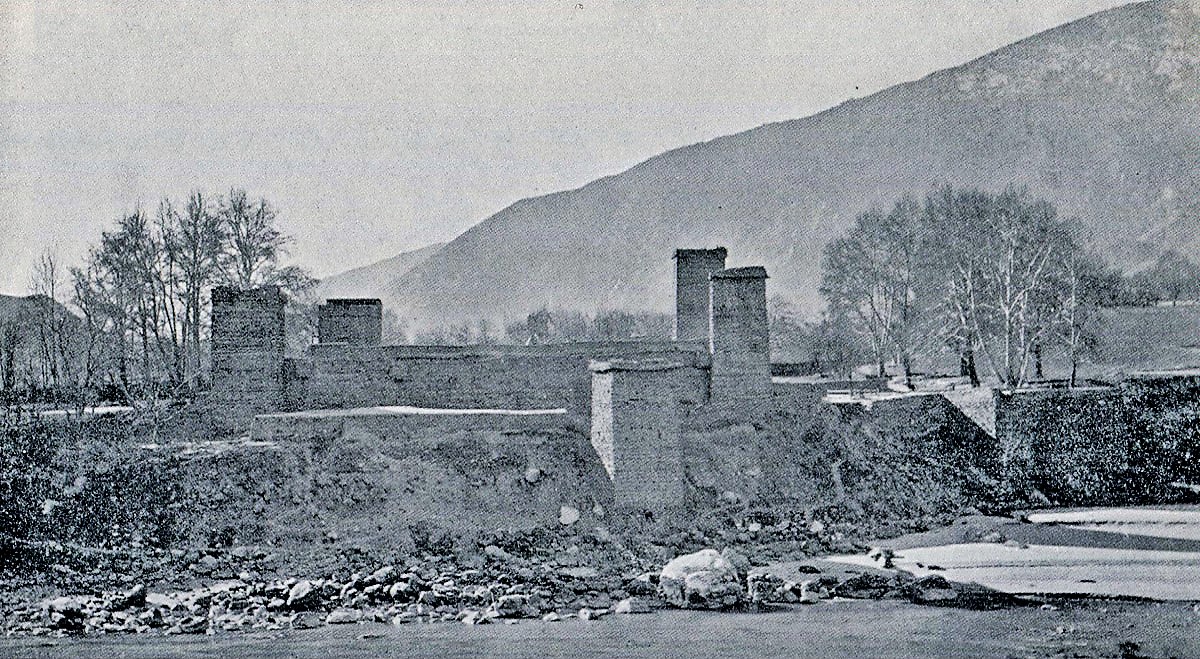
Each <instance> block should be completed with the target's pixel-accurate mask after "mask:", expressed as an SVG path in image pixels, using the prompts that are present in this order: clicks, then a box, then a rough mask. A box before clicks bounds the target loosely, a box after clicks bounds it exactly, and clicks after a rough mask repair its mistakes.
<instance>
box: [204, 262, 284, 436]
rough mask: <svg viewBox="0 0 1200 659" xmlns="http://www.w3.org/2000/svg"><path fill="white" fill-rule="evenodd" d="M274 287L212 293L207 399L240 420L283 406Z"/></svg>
mask: <svg viewBox="0 0 1200 659" xmlns="http://www.w3.org/2000/svg"><path fill="white" fill-rule="evenodd" d="M286 302H287V298H286V297H285V296H284V295H283V293H282V292H281V291H280V290H279V287H278V286H266V287H263V288H254V289H250V290H240V289H237V288H232V287H227V286H221V287H218V288H214V289H213V292H212V391H211V393H210V396H211V400H212V402H213V404H214V406H215V407H216V408H217V411H218V412H219V413H220V414H222V415H224V416H225V417H226V418H227V419H229V420H231V421H235V422H242V421H246V420H248V419H249V417H252V416H253V415H255V414H260V413H263V412H274V411H278V410H279V409H280V407H281V406H282V404H283V387H284V370H283V369H284V362H283V354H284V346H285V344H286V335H285V333H284V320H283V318H284V317H283V308H284V305H285V304H286Z"/></svg>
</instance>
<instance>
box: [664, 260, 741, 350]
mask: <svg viewBox="0 0 1200 659" xmlns="http://www.w3.org/2000/svg"><path fill="white" fill-rule="evenodd" d="M727 256H728V252H727V250H726V249H725V248H724V247H716V248H713V249H677V250H675V257H674V258H675V340H676V341H704V342H705V343H707V342H708V325H709V322H708V316H709V311H710V309H711V307H710V306H709V295H708V278H709V276H710V275H711V274H712V273H714V272H718V271H720V270H724V269H725V258H726V257H727Z"/></svg>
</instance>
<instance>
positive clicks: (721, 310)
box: [709, 266, 771, 409]
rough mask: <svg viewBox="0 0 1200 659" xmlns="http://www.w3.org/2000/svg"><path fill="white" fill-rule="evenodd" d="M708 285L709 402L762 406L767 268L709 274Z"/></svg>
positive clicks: (766, 375)
mask: <svg viewBox="0 0 1200 659" xmlns="http://www.w3.org/2000/svg"><path fill="white" fill-rule="evenodd" d="M710 283H711V296H712V302H711V304H712V319H711V329H710V339H709V351H710V352H711V353H712V390H711V391H712V400H713V401H714V402H716V403H718V404H725V403H730V404H735V405H745V406H754V405H758V404H760V403H763V402H765V401H766V400H767V399H768V398H769V397H770V394H771V335H770V326H769V325H768V322H767V270H766V268H763V267H762V266H752V267H748V268H732V269H729V270H722V271H720V272H714V273H713V274H712V276H711V278H710ZM748 409H749V408H748Z"/></svg>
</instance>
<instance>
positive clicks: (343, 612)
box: [325, 609, 362, 625]
mask: <svg viewBox="0 0 1200 659" xmlns="http://www.w3.org/2000/svg"><path fill="white" fill-rule="evenodd" d="M360 620H362V611H359V610H358V609H334V610H333V611H330V612H329V615H328V616H326V617H325V624H327V625H348V624H351V623H355V622H358V621H360Z"/></svg>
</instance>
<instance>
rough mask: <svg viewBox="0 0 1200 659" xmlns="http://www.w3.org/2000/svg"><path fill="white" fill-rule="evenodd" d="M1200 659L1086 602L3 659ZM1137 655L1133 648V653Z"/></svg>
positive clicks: (802, 611) (677, 614) (845, 609)
mask: <svg viewBox="0 0 1200 659" xmlns="http://www.w3.org/2000/svg"><path fill="white" fill-rule="evenodd" d="M1122 642H1126V643H1136V644H1137V648H1138V649H1137V651H1136V653H1134V654H1130V655H1127V656H1144V657H1168V656H1175V657H1197V656H1200V616H1198V615H1197V614H1196V613H1195V612H1193V611H1192V607H1191V604H1187V603H1162V604H1158V603H1135V602H1102V601H1080V602H1071V603H1065V604H1062V608H1061V609H1059V610H1042V609H1039V608H1036V607H1026V608H1020V609H1007V610H1000V611H967V610H961V609H951V608H937V607H928V606H917V605H913V604H907V603H901V602H897V601H855V602H851V601H846V602H827V603H822V604H819V605H815V606H811V607H797V608H794V609H783V610H779V611H773V612H770V613H761V614H720V613H700V612H688V611H672V612H661V613H657V614H652V615H641V616H619V617H609V618H605V619H602V620H600V621H594V622H586V623H585V622H579V621H568V622H562V623H557V624H549V623H541V622H522V623H521V624H518V625H511V626H509V625H491V626H477V627H465V626H462V625H457V624H452V623H445V624H437V625H420V624H412V625H407V626H403V627H391V626H386V625H377V624H370V625H347V626H334V627H326V628H322V629H318V630H312V631H288V632H283V633H275V634H267V633H261V634H239V635H232V634H231V635H228V636H216V637H205V636H198V637H171V638H165V637H161V636H142V637H132V636H122V637H109V638H87V639H33V638H28V639H0V655H3V656H5V657H13V658H14V659H15V658H20V657H105V658H106V659H107V658H116V657H207V656H238V657H241V656H246V657H333V656H339V657H431V656H436V657H478V656H487V657H535V656H572V657H613V656H621V657H701V656H747V657H760V656H794V657H821V658H826V657H842V656H846V657H883V658H893V657H1054V656H1069V657H1120V656H1122V649H1121V647H1120V645H1119V644H1120V643H1122ZM1133 648H1134V646H1133V645H1126V646H1125V649H1126V650H1132V649H1133Z"/></svg>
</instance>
